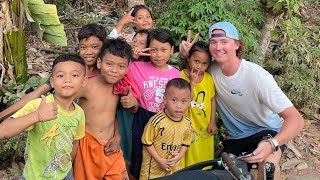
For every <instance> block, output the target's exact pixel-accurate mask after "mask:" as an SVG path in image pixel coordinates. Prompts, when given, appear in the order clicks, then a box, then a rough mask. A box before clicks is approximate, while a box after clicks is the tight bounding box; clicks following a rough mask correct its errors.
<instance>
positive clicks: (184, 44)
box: [179, 30, 199, 59]
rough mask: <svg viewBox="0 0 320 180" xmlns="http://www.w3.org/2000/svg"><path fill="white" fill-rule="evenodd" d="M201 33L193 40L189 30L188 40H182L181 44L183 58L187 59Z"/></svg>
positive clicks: (180, 49) (180, 51)
mask: <svg viewBox="0 0 320 180" xmlns="http://www.w3.org/2000/svg"><path fill="white" fill-rule="evenodd" d="M198 38H199V33H198V34H196V35H195V36H194V39H193V41H192V42H191V30H188V36H187V41H182V42H181V44H180V46H179V55H180V57H181V58H182V59H187V58H188V54H189V51H190V48H191V46H192V45H193V44H194V43H195V42H197V41H198Z"/></svg>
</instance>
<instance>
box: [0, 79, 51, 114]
mask: <svg viewBox="0 0 320 180" xmlns="http://www.w3.org/2000/svg"><path fill="white" fill-rule="evenodd" d="M51 89H52V88H51V86H49V85H48V84H43V85H41V86H40V87H38V88H37V89H36V90H35V91H32V92H31V93H29V94H26V95H25V96H23V97H22V98H21V99H20V100H19V101H17V102H16V103H14V104H13V105H12V106H10V107H8V108H7V109H5V110H4V111H2V112H0V120H1V119H6V118H8V117H9V116H11V115H12V114H14V113H15V112H17V111H18V110H19V109H21V108H22V107H23V106H24V105H26V104H27V103H28V102H29V101H31V100H34V99H36V98H39V97H40V96H41V95H44V94H46V93H48V92H49V91H50V90H51Z"/></svg>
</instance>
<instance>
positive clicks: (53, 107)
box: [37, 95, 58, 121]
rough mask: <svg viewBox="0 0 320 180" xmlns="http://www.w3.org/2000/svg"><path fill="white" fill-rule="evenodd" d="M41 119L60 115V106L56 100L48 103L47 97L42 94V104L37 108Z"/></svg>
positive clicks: (54, 117) (46, 119)
mask: <svg viewBox="0 0 320 180" xmlns="http://www.w3.org/2000/svg"><path fill="white" fill-rule="evenodd" d="M37 111H38V118H39V121H49V120H52V119H56V118H57V116H58V107H57V104H56V103H55V102H50V103H46V97H45V96H44V95H41V102H40V106H39V108H38V109H37Z"/></svg>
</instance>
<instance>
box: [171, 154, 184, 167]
mask: <svg viewBox="0 0 320 180" xmlns="http://www.w3.org/2000/svg"><path fill="white" fill-rule="evenodd" d="M171 156H172V158H171V159H168V164H169V166H170V167H172V166H174V165H175V164H176V163H178V162H179V161H180V159H181V156H180V154H179V153H177V152H173V153H171Z"/></svg>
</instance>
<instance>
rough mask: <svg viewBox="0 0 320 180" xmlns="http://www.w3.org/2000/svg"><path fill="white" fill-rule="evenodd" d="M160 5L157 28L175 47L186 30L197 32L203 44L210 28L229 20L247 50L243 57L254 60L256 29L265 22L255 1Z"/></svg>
mask: <svg viewBox="0 0 320 180" xmlns="http://www.w3.org/2000/svg"><path fill="white" fill-rule="evenodd" d="M164 6H165V8H166V9H165V11H164V13H163V14H162V15H161V17H160V19H159V20H158V22H157V26H160V27H163V28H167V29H168V30H170V31H171V33H172V35H173V37H174V39H175V42H176V45H178V44H180V43H181V41H182V40H183V39H186V36H187V31H188V30H192V33H193V34H196V33H200V36H199V40H202V41H207V40H208V30H209V27H210V25H212V24H214V23H215V22H218V21H229V22H231V23H233V24H234V25H235V26H236V27H237V28H238V30H239V33H240V34H241V35H242V39H243V41H244V43H245V45H246V49H247V54H246V55H245V56H246V58H248V59H251V60H252V61H255V59H257V58H256V57H257V55H258V54H259V52H260V47H259V45H258V42H257V40H256V39H257V38H258V37H259V36H260V31H259V29H258V27H260V26H261V25H262V23H263V22H264V20H265V18H264V16H263V14H262V13H261V12H262V10H261V4H260V2H259V1H232V0H213V1H212V0H211V1H210V0H190V1H178V0H175V1H171V2H170V3H169V4H168V5H167V4H165V5H164Z"/></svg>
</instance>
